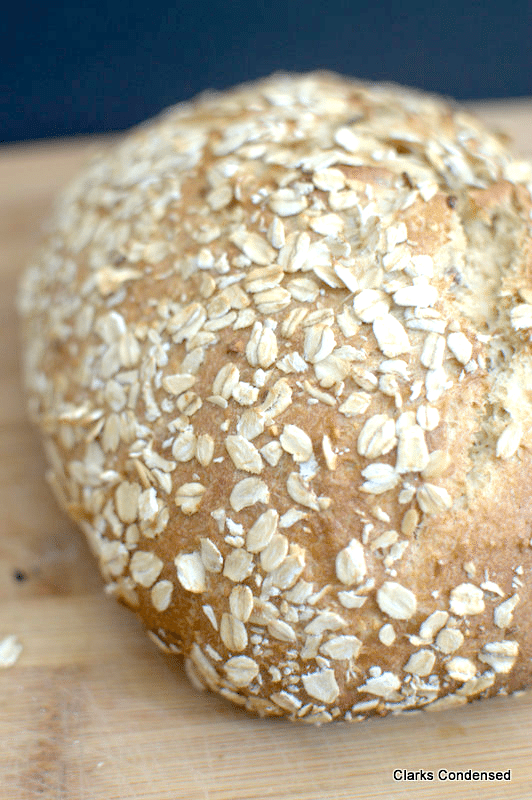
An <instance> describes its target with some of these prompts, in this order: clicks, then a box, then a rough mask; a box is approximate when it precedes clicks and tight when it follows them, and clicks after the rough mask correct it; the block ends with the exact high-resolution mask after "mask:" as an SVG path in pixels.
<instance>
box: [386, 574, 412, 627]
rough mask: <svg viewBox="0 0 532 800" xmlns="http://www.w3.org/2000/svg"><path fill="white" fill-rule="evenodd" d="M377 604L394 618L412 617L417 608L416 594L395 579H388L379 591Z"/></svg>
mask: <svg viewBox="0 0 532 800" xmlns="http://www.w3.org/2000/svg"><path fill="white" fill-rule="evenodd" d="M377 604H378V606H379V608H380V610H381V611H383V612H384V613H385V614H388V616H389V617H392V619H410V618H411V617H413V616H414V614H415V613H416V609H417V600H416V596H415V594H414V593H413V592H411V591H410V589H407V588H405V587H404V586H401V584H400V583H396V582H395V581H386V582H385V583H383V585H382V586H381V588H380V589H379V590H378V591H377Z"/></svg>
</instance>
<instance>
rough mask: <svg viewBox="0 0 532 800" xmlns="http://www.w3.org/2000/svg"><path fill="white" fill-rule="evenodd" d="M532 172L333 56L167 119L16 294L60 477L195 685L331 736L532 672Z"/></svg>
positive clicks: (530, 677)
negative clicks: (353, 74)
mask: <svg viewBox="0 0 532 800" xmlns="http://www.w3.org/2000/svg"><path fill="white" fill-rule="evenodd" d="M531 191H532V169H531V167H530V165H528V164H526V163H525V162H523V161H520V160H516V159H515V158H514V157H513V156H512V155H511V153H510V152H509V151H508V149H507V147H506V145H505V144H503V143H502V142H501V141H500V140H499V139H498V138H497V137H496V136H494V135H492V134H490V133H489V132H488V131H487V130H485V129H484V127H483V126H482V125H481V124H480V123H479V122H478V121H476V120H475V119H474V118H472V117H471V116H469V115H468V114H466V113H465V112H463V111H461V110H460V109H456V108H451V107H450V106H449V105H448V104H447V103H446V102H443V101H441V100H440V99H438V98H435V97H433V96H427V95H424V94H421V93H418V92H415V91H413V90H409V89H403V88H401V87H397V86H389V85H382V86H381V85H369V84H364V83H360V82H356V81H352V80H349V79H344V78H342V77H340V76H336V75H334V74H329V73H316V74H308V75H277V76H273V77H271V78H268V79H266V80H263V81H259V82H257V83H253V84H249V85H244V86H241V87H237V88H236V89H233V90H231V91H227V92H222V93H218V94H206V95H202V96H200V97H198V98H197V99H195V100H193V101H191V102H189V103H184V104H182V105H179V106H176V107H175V108H171V109H169V110H168V111H167V112H165V113H164V114H163V115H161V116H160V117H158V118H157V119H155V120H154V121H151V122H149V123H147V124H144V125H143V126H141V127H138V128H137V129H135V130H133V131H132V132H131V133H130V134H129V135H127V136H126V137H125V138H124V139H123V141H121V142H120V143H119V144H117V145H116V146H114V147H113V148H112V149H111V150H110V151H109V152H108V153H107V154H105V155H102V156H101V157H100V158H98V159H97V160H95V161H94V162H93V163H92V165H91V166H90V167H89V168H88V169H87V170H86V172H85V173H84V174H83V175H81V176H80V177H79V179H78V180H77V181H76V182H75V183H74V184H72V185H71V187H70V188H69V190H68V191H67V192H65V194H64V195H63V197H62V200H61V202H60V203H59V206H58V209H57V212H56V215H55V218H54V221H53V223H52V224H51V226H50V228H49V235H48V238H47V241H46V243H45V245H44V247H43V249H42V251H41V252H40V254H39V256H38V257H37V259H36V260H35V261H34V263H33V265H32V266H30V268H29V269H28V270H27V272H26V274H25V276H24V279H23V281H22V285H21V290H20V295H19V308H20V313H21V316H22V318H23V330H24V348H25V379H26V384H27V390H28V395H29V408H30V413H31V417H32V419H33V420H34V421H35V422H36V423H37V425H38V426H39V427H40V429H41V431H42V434H43V437H44V445H45V449H46V454H47V457H48V461H49V471H48V474H47V477H48V480H49V483H50V485H51V486H52V488H53V490H54V492H55V494H56V496H57V498H58V500H59V502H60V503H61V505H62V507H63V508H65V509H66V510H67V512H68V513H69V514H70V515H71V517H72V518H73V519H75V520H76V522H77V523H78V524H79V526H80V527H81V528H82V529H83V531H84V532H85V534H86V536H87V538H88V540H89V542H90V544H91V547H92V549H93V550H94V552H95V554H96V556H97V557H98V559H99V562H100V567H101V571H102V574H103V577H104V579H105V581H106V586H107V590H108V592H109V593H110V594H113V595H115V596H116V597H117V598H118V599H119V600H120V601H121V602H122V603H124V604H126V605H127V606H129V607H131V608H132V609H133V610H134V611H135V612H136V613H137V614H138V616H139V617H140V618H141V619H142V620H143V621H144V623H145V625H146V627H147V629H148V632H149V633H150V635H151V637H152V638H153V639H154V641H155V642H156V643H157V644H158V645H159V646H160V647H161V649H162V650H164V651H165V652H167V653H175V654H183V656H184V658H185V664H186V669H187V673H188V675H189V676H190V679H191V680H192V681H193V683H194V685H195V686H198V687H200V686H201V687H206V688H208V689H211V690H214V691H217V692H219V693H220V694H221V695H223V696H224V697H226V698H228V699H229V700H232V701H233V702H235V703H237V704H238V705H241V706H244V707H245V708H247V709H249V710H250V711H252V712H255V713H258V714H260V715H265V716H270V715H271V716H278V717H290V718H291V719H301V720H303V721H306V722H312V723H318V724H319V723H322V722H328V721H330V720H335V719H343V720H362V719H365V718H366V717H369V716H372V715H381V716H382V715H385V714H387V713H390V712H391V713H397V712H400V711H408V710H412V709H417V708H426V709H429V710H435V709H440V708H449V707H453V706H457V705H463V704H465V703H467V702H468V701H470V700H473V699H476V698H479V697H487V696H490V695H495V694H506V693H509V692H515V691H517V690H521V689H524V688H526V687H529V686H530V685H531V684H532V592H531V582H532V501H531V487H532V450H531V448H532V342H531V333H532V235H531V226H532V220H531V210H532V200H531Z"/></svg>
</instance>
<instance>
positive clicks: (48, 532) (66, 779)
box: [0, 100, 532, 800]
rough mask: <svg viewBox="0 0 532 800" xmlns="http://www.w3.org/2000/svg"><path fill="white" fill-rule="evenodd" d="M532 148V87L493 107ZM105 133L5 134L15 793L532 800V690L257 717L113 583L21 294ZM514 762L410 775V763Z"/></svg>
mask: <svg viewBox="0 0 532 800" xmlns="http://www.w3.org/2000/svg"><path fill="white" fill-rule="evenodd" d="M476 110H477V111H478V112H479V113H480V114H481V115H482V116H484V118H485V119H486V120H487V121H488V122H489V124H491V125H492V126H494V127H496V128H499V129H502V130H506V131H508V132H509V133H510V135H511V136H512V138H513V139H514V141H515V143H516V146H517V149H518V150H520V151H521V152H522V153H523V154H525V155H532V101H530V100H523V101H501V102H498V103H489V104H483V105H480V106H477V108H476ZM101 141H102V140H94V139H82V140H80V139H77V140H73V141H65V140H62V141H57V142H52V143H33V144H30V145H24V146H8V147H4V148H3V149H1V148H0V315H1V316H0V320H1V333H2V336H1V339H0V641H1V640H2V639H3V638H4V637H6V636H7V635H9V634H14V635H16V636H17V638H18V640H19V641H20V643H21V644H22V647H23V650H22V654H21V655H20V657H19V659H18V661H17V662H16V663H15V664H14V665H13V666H11V667H10V668H7V669H1V670H0V742H1V743H2V747H1V750H0V800H34V798H45V800H262V799H263V798H274V800H296V798H298V799H301V800H358V798H360V799H362V798H364V800H365V799H366V798H367V800H374V799H376V798H382V800H395V799H396V798H397V799H399V798H415V800H418V798H419V800H435V799H436V798H438V799H439V798H450V797H457V798H459V800H467V799H468V798H476V800H491V799H492V798H493V800H495V799H497V800H501V799H506V798H508V799H511V800H530V798H532V695H531V694H530V693H528V694H526V695H523V696H521V697H518V698H517V697H511V698H497V699H495V700H490V701H486V702H484V703H482V702H481V703H476V704H472V705H469V706H467V707H466V708H461V709H457V710H454V711H448V712H440V713H434V714H430V713H418V714H416V715H412V716H410V717H408V718H407V717H396V718H387V719H386V720H375V721H372V722H367V723H364V724H363V725H351V726H349V725H346V724H344V723H339V724H336V725H333V726H325V727H322V728H318V729H315V728H311V727H307V726H304V725H300V726H296V725H293V724H290V723H286V722H281V721H278V720H258V719H254V718H251V717H248V716H247V715H245V714H244V713H242V712H240V711H238V710H236V709H234V708H232V707H231V706H229V705H227V704H226V703H225V702H223V701H222V700H220V699H218V698H216V697H213V696H210V695H207V694H201V693H199V692H198V691H197V690H195V689H193V688H192V687H191V686H190V685H189V684H188V682H187V680H186V678H185V676H184V674H183V672H182V668H181V665H180V664H174V665H170V664H169V663H167V662H165V660H164V659H163V657H162V656H161V655H160V654H159V652H158V651H156V649H155V647H154V646H153V645H152V644H151V642H150V641H149V640H148V639H147V638H146V637H145V635H144V634H143V632H142V630H141V628H140V626H139V624H138V623H137V621H136V620H135V618H134V617H133V616H132V615H131V614H130V612H128V611H126V610H125V609H123V608H120V607H119V606H118V605H116V604H115V602H114V601H111V600H109V599H107V598H106V597H105V596H104V594H103V592H102V588H101V586H102V584H101V581H100V578H99V576H98V573H97V570H96V567H95V565H94V563H93V560H92V557H91V556H90V554H89V551H88V548H87V546H86V545H85V542H84V540H83V538H82V536H81V534H80V533H78V531H77V529H76V528H75V527H74V525H73V524H72V523H70V522H69V520H68V519H67V518H66V517H65V516H64V515H63V514H62V513H61V512H60V511H59V510H58V508H57V507H56V505H55V502H54V500H53V497H52V496H51V493H50V491H49V490H48V488H47V485H46V483H45V482H44V479H43V472H44V459H43V456H42V452H41V449H40V446H39V441H38V438H37V435H36V433H35V432H34V431H33V430H32V429H31V428H30V426H29V425H28V423H27V421H26V419H25V413H24V401H23V395H22V390H21V386H20V381H19V365H20V356H19V344H18V338H17V324H16V314H15V311H14V295H15V288H16V282H17V279H18V276H19V275H20V271H21V269H22V267H23V265H24V263H25V262H26V261H27V259H28V257H29V254H30V253H31V250H32V248H34V247H35V244H36V242H37V241H38V238H39V231H40V229H41V226H42V224H43V221H44V220H45V218H46V215H47V213H48V210H49V207H50V203H51V201H52V198H53V196H54V194H55V193H56V192H57V191H58V190H59V189H60V188H61V187H62V186H63V185H64V184H65V182H66V181H67V180H68V179H69V178H70V176H71V175H73V173H74V172H75V171H76V170H77V169H79V167H80V166H81V164H82V163H83V162H84V161H85V160H86V158H87V156H88V154H89V153H91V152H94V151H95V150H96V149H98V147H100V146H101ZM395 768H398V769H409V770H419V769H424V770H426V771H428V770H433V771H437V770H438V769H447V770H466V769H469V768H471V769H476V770H480V769H484V770H509V769H510V770H511V777H512V779H511V781H510V782H505V783H497V784H489V783H486V782H483V783H466V782H462V783H459V784H451V783H449V782H448V781H441V780H438V778H437V776H436V775H435V778H434V780H433V781H417V782H415V783H413V782H411V783H406V782H404V781H394V778H393V770H394V769H395Z"/></svg>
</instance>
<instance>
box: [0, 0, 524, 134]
mask: <svg viewBox="0 0 532 800" xmlns="http://www.w3.org/2000/svg"><path fill="white" fill-rule="evenodd" d="M369 2H370V0H367V2H366V3H365V4H361V3H358V2H357V1H356V0H355V1H354V2H347V1H346V0H344V2H342V0H308V2H301V0H269V2H265V0H247V2H243V0H195V2H190V0H184V1H183V2H179V0H176V1H175V2H174V4H170V3H163V2H160V0H153V2H151V3H150V2H149V0H145V1H144V2H138V0H116V2H103V1H102V0H96V2H95V0H92V2H91V0H88V2H83V0H78V2H77V3H74V2H65V0H63V2H61V1H60V0H48V2H47V0H41V2H40V4H39V5H37V4H34V3H32V4H30V5H28V4H24V3H20V4H19V5H18V6H17V5H16V0H15V4H13V5H11V11H10V14H11V17H10V19H9V21H7V18H6V17H5V16H4V17H3V20H2V26H1V27H0V138H1V140H2V141H16V140H23V139H36V138H43V137H50V136H64V135H67V134H75V133H89V132H95V131H109V130H119V129H123V128H126V127H128V126H130V125H132V124H134V123H135V122H139V121H140V120H142V119H145V118H146V117H148V116H150V115H153V114H155V113H157V112H158V111H159V110H160V109H162V108H164V107H165V106H167V105H170V104H171V103H175V102H177V101H179V100H183V99H186V98H188V97H191V96H192V95H194V94H195V93H197V92H198V91H201V90H202V89H205V88H208V87H211V88H220V89H222V88H224V87H227V86H231V85H232V84H235V83H238V82H240V81H243V80H249V79H252V78H256V77H260V76H262V75H266V74H268V73H271V72H273V71H274V70H301V71H303V70H308V69H313V68H318V67H322V68H328V69H333V70H337V71H340V72H344V73H346V74H349V75H353V76H357V77H361V78H368V79H375V80H381V79H382V80H395V81H397V82H400V83H405V84H410V85H414V86H418V87H421V88H424V89H428V90H431V91H437V92H442V93H444V94H448V95H451V96H454V97H457V98H459V99H473V98H489V97H516V96H522V95H530V94H532V82H531V69H530V68H531V56H530V53H531V48H532V3H531V2H530V0H524V2H523V0H520V2H516V0H506V2H505V1H504V0H482V2H469V3H468V2H467V0H463V2H455V0H449V1H448V2H446V3H445V2H442V1H441V0H434V1H433V3H432V5H430V4H429V2H430V0H425V2H415V1H414V0H403V2H389V1H388V2H387V1H386V0H385V1H384V2H381V3H378V2H375V5H373V6H370V5H369ZM3 14H5V12H3Z"/></svg>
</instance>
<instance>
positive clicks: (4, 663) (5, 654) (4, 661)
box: [0, 634, 22, 669]
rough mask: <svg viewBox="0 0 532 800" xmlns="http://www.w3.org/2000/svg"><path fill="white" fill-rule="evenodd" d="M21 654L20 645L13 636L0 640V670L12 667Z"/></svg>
mask: <svg viewBox="0 0 532 800" xmlns="http://www.w3.org/2000/svg"><path fill="white" fill-rule="evenodd" d="M21 653H22V645H21V644H20V642H19V640H18V639H17V637H16V636H15V635H14V634H11V635H10V636H4V638H3V639H0V668H3V669H7V668H8V667H12V666H13V665H14V664H16V662H17V661H18V659H19V656H20V654H21Z"/></svg>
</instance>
